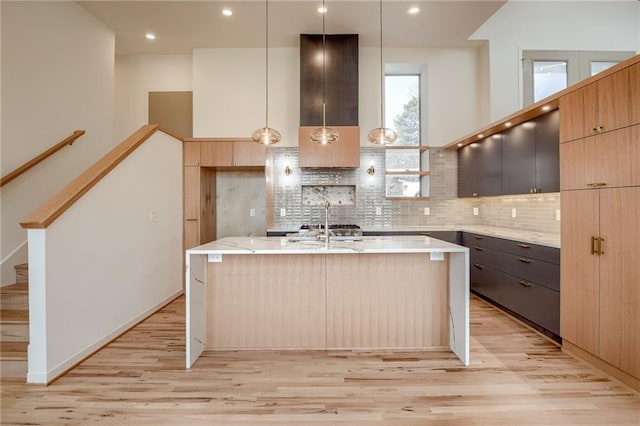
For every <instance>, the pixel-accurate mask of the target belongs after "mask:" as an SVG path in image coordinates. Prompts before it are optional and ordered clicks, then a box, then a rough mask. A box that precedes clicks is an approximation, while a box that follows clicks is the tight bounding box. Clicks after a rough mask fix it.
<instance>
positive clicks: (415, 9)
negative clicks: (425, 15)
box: [407, 6, 420, 15]
mask: <svg viewBox="0 0 640 426" xmlns="http://www.w3.org/2000/svg"><path fill="white" fill-rule="evenodd" d="M419 12H420V8H419V7H416V6H413V7H410V8H409V9H408V10H407V13H408V14H409V15H416V14H417V13H419Z"/></svg>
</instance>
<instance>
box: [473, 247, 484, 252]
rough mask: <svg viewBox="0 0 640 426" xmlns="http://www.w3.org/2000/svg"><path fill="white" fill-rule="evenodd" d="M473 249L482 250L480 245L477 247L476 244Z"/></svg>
mask: <svg viewBox="0 0 640 426" xmlns="http://www.w3.org/2000/svg"><path fill="white" fill-rule="evenodd" d="M473 249H474V250H476V251H484V249H483V248H482V247H478V246H474V247H473Z"/></svg>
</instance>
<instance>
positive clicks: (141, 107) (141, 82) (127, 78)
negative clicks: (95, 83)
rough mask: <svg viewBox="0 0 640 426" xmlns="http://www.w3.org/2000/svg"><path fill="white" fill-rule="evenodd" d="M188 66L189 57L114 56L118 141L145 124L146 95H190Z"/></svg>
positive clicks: (147, 108)
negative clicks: (182, 93) (157, 93)
mask: <svg viewBox="0 0 640 426" xmlns="http://www.w3.org/2000/svg"><path fill="white" fill-rule="evenodd" d="M192 62H193V61H192V56H191V55H119V56H116V59H115V103H116V113H115V120H116V126H115V128H116V136H117V137H118V139H119V140H124V139H125V138H126V137H128V136H129V135H131V134H132V133H133V132H134V131H136V130H137V129H138V128H140V126H142V125H143V124H148V123H147V121H148V119H149V92H178V91H185V92H188V91H191V80H192V66H191V64H192ZM152 124H154V123H152Z"/></svg>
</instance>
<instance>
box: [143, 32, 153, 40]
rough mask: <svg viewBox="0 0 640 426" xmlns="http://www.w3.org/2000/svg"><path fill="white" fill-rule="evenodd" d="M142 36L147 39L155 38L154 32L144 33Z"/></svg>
mask: <svg viewBox="0 0 640 426" xmlns="http://www.w3.org/2000/svg"><path fill="white" fill-rule="evenodd" d="M144 36H145V37H146V38H147V40H155V39H156V35H155V34H154V33H146V34H145V35H144Z"/></svg>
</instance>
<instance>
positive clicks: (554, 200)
mask: <svg viewBox="0 0 640 426" xmlns="http://www.w3.org/2000/svg"><path fill="white" fill-rule="evenodd" d="M384 157H385V156H384V149H380V148H368V147H364V148H361V153H360V158H361V164H362V165H363V166H362V167H360V168H358V169H339V168H332V169H300V168H299V166H298V149H297V148H275V149H274V170H276V171H282V170H284V168H285V166H286V165H289V166H290V167H291V168H292V169H293V173H292V174H291V175H289V176H287V175H285V174H284V173H281V172H276V173H274V191H273V198H274V199H273V211H274V214H273V217H274V223H273V224H272V225H271V226H270V227H272V228H278V229H292V230H293V229H297V228H298V227H299V226H300V225H301V224H303V223H318V222H320V221H321V220H323V218H324V207H323V206H322V205H314V203H312V202H310V203H304V202H303V200H304V194H303V191H304V188H305V187H314V186H316V187H317V186H327V187H335V188H339V187H343V188H352V190H353V196H354V198H353V203H349V202H346V200H348V199H349V195H348V194H349V191H351V190H350V189H343V190H344V191H347V192H345V193H341V195H334V196H336V197H338V198H339V199H340V200H343V201H345V202H343V203H337V202H336V203H332V207H331V216H332V221H333V222H335V223H338V222H340V223H356V224H358V225H360V226H363V227H366V228H382V227H396V228H397V227H415V226H438V225H444V226H447V225H488V226H498V227H504V228H514V229H523V230H529V231H535V232H544V233H551V234H559V233H560V222H559V221H557V220H556V211H557V210H559V209H560V194H559V193H550V194H525V195H513V196H501V197H480V198H457V182H458V178H457V154H456V152H455V151H444V150H442V149H441V148H431V149H430V155H429V169H430V176H429V198H430V199H429V200H415V201H407V200H400V201H391V200H387V199H385V197H384V191H385V180H384V169H385V167H384V161H385V158H384ZM371 165H373V166H374V168H375V170H376V172H375V174H374V175H373V176H371V175H369V174H367V172H366V169H367V168H368V167H369V166H371ZM338 191H341V189H338ZM316 201H317V200H316ZM323 203H324V201H323V202H322V204H323ZM378 207H379V208H380V211H381V214H376V211H377V210H378V209H377V208H378ZM425 207H429V210H430V214H429V215H428V216H426V215H424V208H425ZM474 207H477V208H478V210H479V215H478V216H474V215H473V208H474ZM282 208H284V209H286V212H287V215H286V216H284V217H281V216H280V215H279V214H276V212H279V211H280V209H282ZM514 208H515V209H516V211H517V215H516V217H515V218H514V217H512V209H514Z"/></svg>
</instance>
